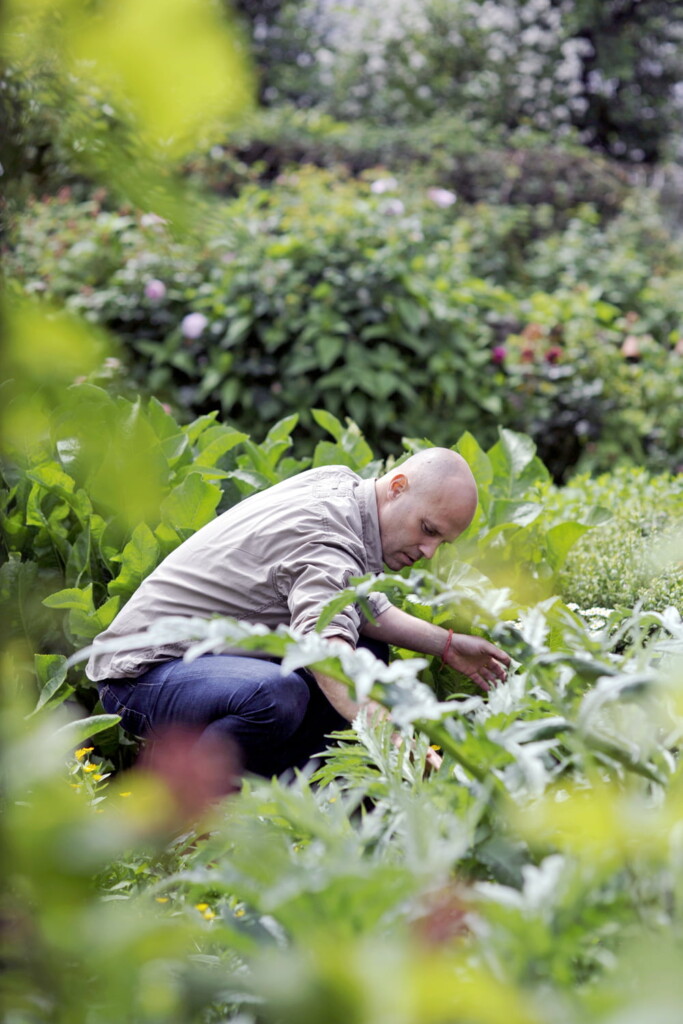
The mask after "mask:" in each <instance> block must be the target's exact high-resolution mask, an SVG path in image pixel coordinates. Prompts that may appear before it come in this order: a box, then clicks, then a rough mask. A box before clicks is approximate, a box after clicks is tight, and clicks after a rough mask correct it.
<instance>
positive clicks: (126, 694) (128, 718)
mask: <svg viewBox="0 0 683 1024" xmlns="http://www.w3.org/2000/svg"><path fill="white" fill-rule="evenodd" d="M134 690H135V684H134V683H130V682H127V681H126V680H115V681H110V682H108V683H105V684H104V685H103V686H101V687H100V691H99V692H100V702H101V704H102V707H103V708H104V710H105V711H106V712H107V713H108V714H110V715H119V716H120V717H121V725H122V726H123V728H124V729H125V730H126V732H130V733H132V734H133V736H146V735H147V733H149V731H150V725H149V719H148V718H147V715H145V714H144V713H143V712H141V711H135V710H134V709H133V708H130V707H128V706H127V701H128V700H129V699H130V696H131V694H132V693H133V692H134Z"/></svg>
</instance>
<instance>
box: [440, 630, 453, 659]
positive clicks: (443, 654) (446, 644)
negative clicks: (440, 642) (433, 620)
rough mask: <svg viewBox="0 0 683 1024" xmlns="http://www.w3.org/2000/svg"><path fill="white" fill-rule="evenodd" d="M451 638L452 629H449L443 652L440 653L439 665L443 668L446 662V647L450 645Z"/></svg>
mask: <svg viewBox="0 0 683 1024" xmlns="http://www.w3.org/2000/svg"><path fill="white" fill-rule="evenodd" d="M452 639H453V630H452V629H449V630H448V639H447V640H446V643H445V644H444V647H443V653H442V654H441V666H440V667H441V668H443V667H444V665H445V664H446V654H447V653H448V649H449V647H450V646H451V640H452Z"/></svg>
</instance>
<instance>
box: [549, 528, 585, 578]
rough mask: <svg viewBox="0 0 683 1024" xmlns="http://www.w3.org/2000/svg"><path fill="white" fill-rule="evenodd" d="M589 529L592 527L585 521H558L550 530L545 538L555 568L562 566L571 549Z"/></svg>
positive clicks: (550, 559)
mask: <svg viewBox="0 0 683 1024" xmlns="http://www.w3.org/2000/svg"><path fill="white" fill-rule="evenodd" d="M589 529H590V527H589V526H585V525H584V524H583V523H575V522H569V523H558V525H557V526H553V527H551V528H550V529H549V530H548V532H547V533H546V535H545V540H546V544H547V546H548V560H549V561H550V563H551V565H552V567H553V569H560V568H561V567H562V565H563V564H564V560H565V559H566V557H567V555H568V553H569V551H570V549H571V548H572V547H573V546H574V544H576V542H577V540H579V538H580V537H582V536H583V535H584V533H585V532H586V530H589Z"/></svg>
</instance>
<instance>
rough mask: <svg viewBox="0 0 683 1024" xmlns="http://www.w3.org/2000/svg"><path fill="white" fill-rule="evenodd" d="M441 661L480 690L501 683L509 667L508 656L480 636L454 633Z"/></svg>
mask: <svg viewBox="0 0 683 1024" xmlns="http://www.w3.org/2000/svg"><path fill="white" fill-rule="evenodd" d="M443 660H444V662H445V664H446V665H448V666H449V667H450V668H453V669H455V670H456V671H457V672H462V674H463V675H465V676H467V677H468V678H469V679H471V680H472V682H474V683H476V684H477V686H481V688H482V690H489V689H490V688H491V686H492V685H495V684H496V683H499V682H502V681H503V680H504V679H505V678H506V676H507V670H508V668H509V666H510V655H509V654H506V653H505V651H501V649H500V648H499V647H496V645H495V644H492V643H491V642H490V641H489V640H485V639H484V638H483V637H481V636H469V635H467V634H465V633H454V634H453V636H452V637H451V642H450V644H449V646H448V648H447V650H445V651H444V652H443Z"/></svg>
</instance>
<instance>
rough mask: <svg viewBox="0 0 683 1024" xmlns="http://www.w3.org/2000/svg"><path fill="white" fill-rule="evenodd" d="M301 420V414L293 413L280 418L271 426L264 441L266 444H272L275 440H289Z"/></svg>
mask: <svg viewBox="0 0 683 1024" xmlns="http://www.w3.org/2000/svg"><path fill="white" fill-rule="evenodd" d="M298 422H299V414H298V413H296V412H295V413H293V414H292V415H291V416H285V418H284V419H282V420H278V422H277V423H276V424H275V426H273V427H271V428H270V430H269V431H268V433H267V435H266V439H265V441H264V442H263V443H264V445H270V444H272V443H273V442H274V441H289V440H290V438H291V435H292V431H293V430H294V428H295V427H296V425H297V423H298Z"/></svg>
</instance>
